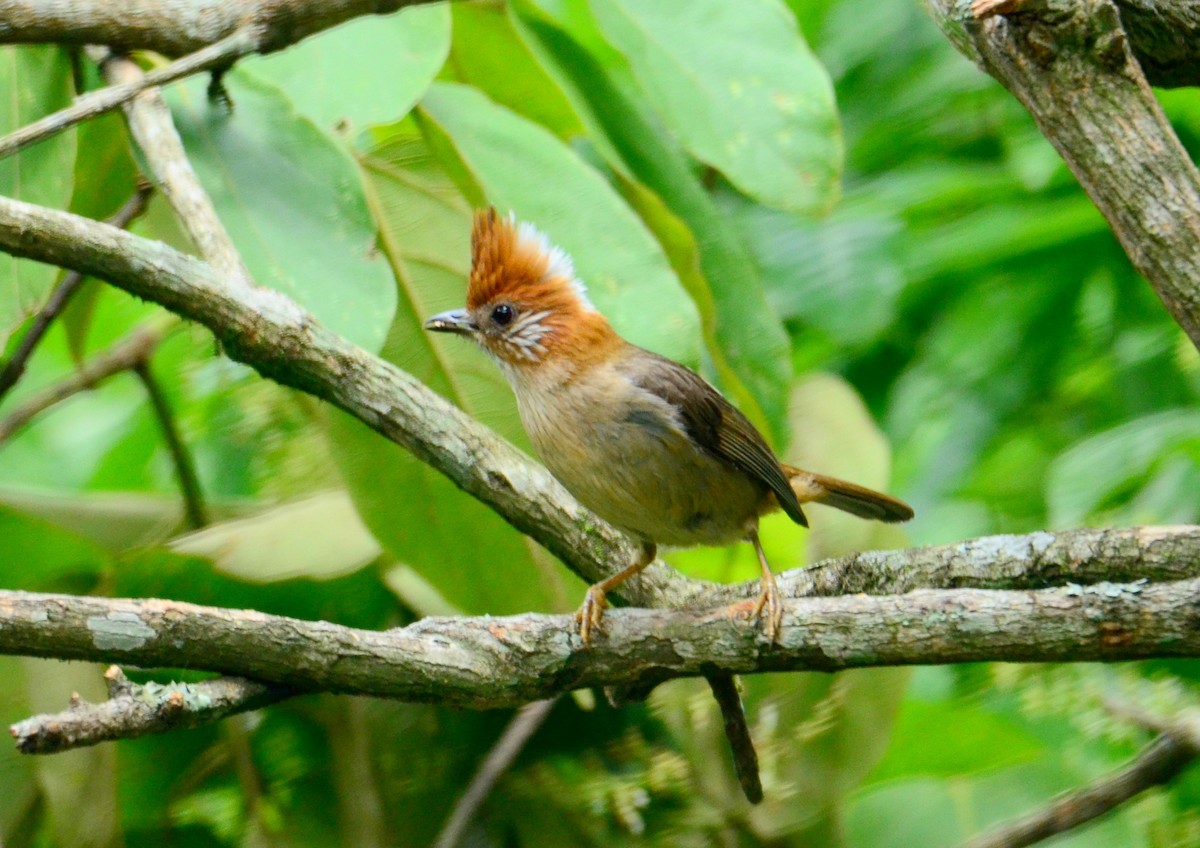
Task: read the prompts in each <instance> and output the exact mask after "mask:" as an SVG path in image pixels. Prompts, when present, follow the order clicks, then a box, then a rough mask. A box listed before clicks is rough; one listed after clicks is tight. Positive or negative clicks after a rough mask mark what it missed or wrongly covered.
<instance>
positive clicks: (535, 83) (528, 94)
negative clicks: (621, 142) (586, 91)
mask: <svg viewBox="0 0 1200 848" xmlns="http://www.w3.org/2000/svg"><path fill="white" fill-rule="evenodd" d="M451 9H452V11H453V15H454V40H453V46H452V48H451V52H450V61H449V63H448V65H447V68H448V69H449V70H452V72H453V75H454V80H455V81H457V82H462V83H467V84H469V85H472V86H474V87H475V88H477V89H479V90H480V91H482V92H483V93H484V94H486V95H487V96H488V97H489V98H491V99H492V100H493V101H495V102H496V103H499V104H500V105H501V106H504V107H506V108H508V109H511V110H512V111H514V112H516V113H517V114H518V115H521V116H522V117H525V118H528V119H529V120H531V121H533V122H534V123H535V124H541V125H542V126H543V127H545V128H546V129H548V130H550V131H551V132H552V133H554V134H555V135H556V136H558V137H559V138H561V139H564V140H569V139H571V138H572V137H574V136H577V135H579V134H581V133H582V131H583V127H582V125H581V124H580V121H579V117H578V116H577V115H576V114H575V110H574V109H573V108H572V106H571V103H570V102H569V101H568V100H567V98H566V97H565V96H564V95H563V93H562V91H561V90H560V89H559V87H558V85H557V83H555V82H554V80H553V79H551V78H550V76H549V75H547V73H546V71H545V70H543V68H542V66H541V65H540V64H538V62H537V60H536V59H535V58H534V57H533V55H532V54H531V53H530V52H529V48H528V47H527V46H526V45H525V43H524V42H523V41H522V40H521V38H520V36H519V35H518V34H517V32H516V30H514V29H513V23H512V19H511V15H512V14H513V12H512V11H511V9H509V8H508V7H507V6H506V5H505V4H503V3H494V2H478V3H454V4H451Z"/></svg>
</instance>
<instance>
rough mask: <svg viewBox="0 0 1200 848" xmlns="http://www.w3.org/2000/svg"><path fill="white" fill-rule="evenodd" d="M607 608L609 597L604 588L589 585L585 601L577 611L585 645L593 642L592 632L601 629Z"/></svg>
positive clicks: (578, 623) (576, 622)
mask: <svg viewBox="0 0 1200 848" xmlns="http://www.w3.org/2000/svg"><path fill="white" fill-rule="evenodd" d="M607 608H608V598H607V597H606V596H605V593H604V589H602V588H601V587H600V586H599V585H596V586H589V587H588V590H587V594H586V595H584V596H583V603H582V604H580V606H579V609H578V610H576V612H575V624H576V626H577V627H579V638H580V639H582V640H583V644H584V647H587V646H588V645H589V644H591V641H592V633H593V632H596V631H599V630H600V622H601V621H602V620H603V618H604V610H606V609H607Z"/></svg>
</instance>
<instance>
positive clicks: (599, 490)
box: [523, 409, 764, 546]
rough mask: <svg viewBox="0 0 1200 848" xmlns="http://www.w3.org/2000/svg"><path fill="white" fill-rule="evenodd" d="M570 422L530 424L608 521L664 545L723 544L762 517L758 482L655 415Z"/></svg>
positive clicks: (571, 484)
mask: <svg viewBox="0 0 1200 848" xmlns="http://www.w3.org/2000/svg"><path fill="white" fill-rule="evenodd" d="M597 412H598V410H594V409H593V410H592V413H591V415H589V416H585V418H593V419H594V418H595V417H597V415H596V413H597ZM523 417H525V416H524V415H523ZM531 424H532V426H530V425H531ZM567 425H568V422H564V421H562V419H561V417H560V416H554V417H553V418H551V419H548V420H538V421H534V422H530V421H526V427H527V430H528V431H529V435H530V437H531V439H532V441H533V443H534V446H535V447H536V448H537V450H538V453H539V454H540V455H541V457H542V460H543V462H545V464H546V467H547V468H549V469H550V472H551V473H552V474H553V475H554V476H555V477H556V478H557V479H558V480H559V482H561V483H562V484H563V485H564V486H565V487H566V488H567V490H568V491H569V492H571V494H572V495H574V496H575V497H576V499H578V500H579V502H580V503H582V504H583V505H584V506H586V507H587V508H588V509H590V510H592V511H593V512H595V513H596V514H597V515H599V516H600V517H601V518H603V519H604V520H606V521H608V522H609V523H610V524H613V525H615V526H617V527H620V528H622V529H624V530H626V531H628V532H630V533H633V534H634V535H637V536H639V537H641V538H643V539H646V540H648V541H651V542H654V543H655V544H659V545H676V546H690V545H720V544H727V543H729V542H733V541H737V540H739V539H741V538H743V537H744V536H745V533H746V530H747V528H748V527H749V526H750V524H751V523H752V522H753V520H754V518H755V517H756V516H757V515H758V510H759V506H760V504H761V502H762V500H763V497H764V489H763V488H762V487H761V486H760V485H759V484H757V483H756V482H755V481H754V480H753V479H752V478H750V477H749V476H748V475H746V474H745V473H744V472H742V471H740V470H738V469H737V468H735V467H734V466H732V465H730V464H729V463H727V462H724V461H722V460H720V459H718V458H716V457H714V456H712V455H711V454H708V453H707V452H705V451H703V450H702V449H700V448H699V447H698V446H696V445H695V444H694V443H693V442H691V440H690V439H688V438H687V436H686V435H684V434H683V433H682V432H680V431H679V430H677V429H674V428H672V427H669V426H665V424H664V422H662V421H658V422H656V421H655V420H654V419H653V418H652V416H650V415H649V414H632V415H627V416H625V417H624V418H621V419H617V420H609V421H601V422H597V421H595V420H582V421H581V420H579V419H576V420H575V421H572V422H569V426H567Z"/></svg>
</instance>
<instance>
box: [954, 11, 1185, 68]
mask: <svg viewBox="0 0 1200 848" xmlns="http://www.w3.org/2000/svg"><path fill="white" fill-rule="evenodd" d="M1051 5H1052V4H1051V3H1048V2H1047V0H973V2H972V3H971V5H970V11H971V14H973V15H974V16H975V17H976V18H980V19H982V18H987V17H991V16H992V15H1013V14H1019V13H1021V12H1031V13H1035V14H1036V13H1038V12H1041V11H1045V10H1046V9H1048V8H1049V7H1050V6H1051ZM1116 6H1117V9H1118V11H1120V13H1121V23H1122V24H1123V25H1124V28H1125V34H1126V35H1128V36H1129V46H1130V48H1131V49H1132V50H1133V54H1134V56H1136V57H1137V60H1138V64H1140V65H1141V66H1142V73H1144V74H1145V75H1146V79H1147V80H1148V81H1149V82H1150V84H1151V85H1157V86H1160V87H1162V88H1178V87H1181V86H1190V85H1197V84H1200V8H1198V7H1197V6H1196V4H1195V3H1163V2H1161V0H1116Z"/></svg>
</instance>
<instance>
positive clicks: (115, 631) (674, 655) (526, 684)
mask: <svg viewBox="0 0 1200 848" xmlns="http://www.w3.org/2000/svg"><path fill="white" fill-rule="evenodd" d="M1197 605H1200V578H1193V579H1190V580H1180V581H1172V582H1169V583H1161V584H1148V585H1143V584H1141V583H1132V584H1131V583H1124V584H1112V583H1106V584H1097V585H1096V586H1091V587H1087V588H1083V587H1078V586H1074V587H1065V588H1057V589H1042V590H1037V591H995V590H979V589H955V590H919V591H915V592H911V593H909V594H907V595H885V596H869V595H846V596H841V597H834V598H803V599H792V600H788V601H786V602H785V603H784V615H783V628H782V632H781V635H780V637H779V640H778V642H777V643H775V644H773V645H772V644H769V643H768V642H767V641H766V639H765V638H764V637H763V636H762V634H761V631H760V628H758V627H757V626H755V624H754V622H753V615H752V609H753V601H752V600H750V599H747V600H746V601H745V602H743V603H741V604H738V605H736V606H734V607H719V608H716V609H695V610H646V609H628V610H617V611H615V612H612V613H610V614H609V616H607V617H606V618H605V635H604V636H603V637H602V638H600V639H597V640H595V641H594V642H593V644H592V645H591V646H590V647H589V648H588V649H586V650H584V649H582V648H581V646H580V642H579V638H578V636H576V635H575V634H574V627H573V623H572V621H573V620H572V618H571V616H569V615H533V614H526V615H519V616H510V617H502V618H493V617H488V616H484V617H474V618H427V619H422V620H421V621H419V622H417V623H415V624H412V625H409V626H408V627H404V628H400V629H397V630H391V631H386V632H374V631H367V630H356V629H352V628H347V627H340V626H338V625H334V624H329V623H328V622H311V621H299V620H296V619H290V618H283V617H279V616H270V615H265V614H263V613H259V612H253V611H239V610H226V609H214V608H211V607H201V606H195V605H192V604H185V603H178V602H172V601H162V600H121V599H109V598H95V597H73V596H68V595H44V594H31V593H24V592H0V652H2V653H9V654H22V655H29V656H53V657H58V658H62V659H81V660H101V661H112V662H123V663H132V664H136V665H139V666H143V667H157V666H172V667H179V666H183V667H188V668H198V669H206V670H210V671H215V672H220V673H222V674H230V675H236V676H239V677H249V678H252V679H255V680H260V681H265V682H268V683H273V684H279V685H284V686H287V687H290V688H294V689H298V690H309V691H311V690H326V691H332V692H346V693H356V694H370V695H376V696H383V697H392V698H399V699H402V700H411V701H428V702H437V703H444V704H449V705H455V706H465V707H475V708H487V707H502V706H517V705H519V704H523V703H526V702H529V701H534V700H539V699H543V698H548V697H552V696H554V695H557V694H561V693H563V692H568V691H571V690H573V689H578V688H583V687H596V686H634V687H636V686H644V685H646V684H648V683H653V682H658V681H663V680H669V679H672V678H676V677H684V676H696V675H703V674H712V673H714V672H729V673H734V674H749V673H757V672H767V671H805V670H808V671H839V670H841V669H846V668H862V667H869V666H890V665H913V664H920V665H929V664H939V663H962V662H987V661H999V660H1004V661H1009V662H1079V661H1115V660H1133V659H1147V658H1152V657H1195V656H1200V618H1198V617H1197V616H1196V613H1195V610H1196V608H1197Z"/></svg>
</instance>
